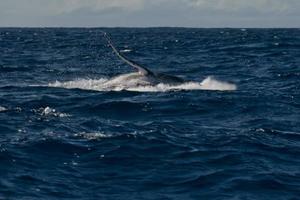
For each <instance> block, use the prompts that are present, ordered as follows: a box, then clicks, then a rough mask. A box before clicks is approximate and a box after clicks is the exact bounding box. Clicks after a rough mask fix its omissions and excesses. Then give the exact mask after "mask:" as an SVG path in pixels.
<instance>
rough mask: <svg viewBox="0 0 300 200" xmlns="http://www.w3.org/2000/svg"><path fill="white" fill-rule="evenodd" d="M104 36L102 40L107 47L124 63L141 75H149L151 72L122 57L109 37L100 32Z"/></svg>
mask: <svg viewBox="0 0 300 200" xmlns="http://www.w3.org/2000/svg"><path fill="white" fill-rule="evenodd" d="M101 32H102V33H103V35H104V38H105V39H106V41H107V43H108V45H109V46H110V47H111V48H112V50H113V51H114V52H115V54H116V55H117V56H118V57H119V58H120V59H121V60H123V61H124V62H125V63H127V64H128V65H130V66H132V67H134V68H136V69H137V70H138V72H139V73H140V74H141V75H145V76H146V75H151V74H152V72H151V71H150V70H149V69H147V68H146V67H142V66H140V65H139V64H137V63H135V62H134V61H132V60H130V59H128V58H126V57H125V56H124V55H122V54H121V53H120V51H118V50H117V48H116V47H115V46H114V44H113V43H112V41H111V39H110V37H109V36H108V34H107V33H106V32H104V31H101Z"/></svg>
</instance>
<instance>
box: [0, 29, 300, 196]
mask: <svg viewBox="0 0 300 200" xmlns="http://www.w3.org/2000/svg"><path fill="white" fill-rule="evenodd" d="M101 31H105V32H107V33H108V34H109V35H110V37H111V39H112V41H113V42H114V44H115V46H116V47H117V48H118V49H119V50H120V51H121V52H122V53H123V54H124V55H125V56H126V57H128V58H130V59H131V60H134V61H135V62H137V63H140V64H142V65H144V66H147V67H148V69H150V70H152V71H155V72H163V73H166V74H169V75H173V76H177V77H180V78H183V79H184V80H186V82H185V83H183V84H180V85H176V86H174V85H169V84H158V85H150V86H134V84H133V86H129V87H128V85H127V86H126V87H125V86H124V85H126V84H127V82H125V81H124V80H120V81H119V82H114V84H115V85H114V87H106V86H105V83H106V82H107V81H110V80H112V77H115V76H117V75H120V74H127V73H131V72H134V69H133V68H132V67H131V66H128V65H126V64H124V63H123V62H122V61H120V60H119V59H118V57H117V56H116V55H115V54H114V53H113V51H112V49H111V48H110V47H109V46H108V45H107V41H106V40H105V39H104V37H103V34H102V33H101ZM0 199H1V200H2V199H3V200H6V199H18V200H19V199H22V200H23V199H24V200H37V199H50V200H52V199H53V200H54V199H80V200H91V199H95V200H98V199H112V200H115V199H126V200H128V199H130V200H160V199H162V200H171V199H176V200H189V199H205V200H207V199H213V200H221V199H234V200H239V199H242V200H244V199H249V200H250V199H251V200H252V199H256V200H260V199H266V200H269V199H276V200H297V199H300V29H188V28H106V29H105V28H98V29H97V28H90V29H89V28H1V29H0Z"/></svg>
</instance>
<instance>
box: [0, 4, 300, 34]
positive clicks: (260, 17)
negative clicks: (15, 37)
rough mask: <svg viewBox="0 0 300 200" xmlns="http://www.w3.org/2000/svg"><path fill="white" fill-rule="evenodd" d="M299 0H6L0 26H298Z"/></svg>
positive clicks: (0, 11)
mask: <svg viewBox="0 0 300 200" xmlns="http://www.w3.org/2000/svg"><path fill="white" fill-rule="evenodd" d="M299 10H300V1H299V0H252V1H247V0H210V1H208V0H152V1H146V0H86V1H80V0H52V1H46V0H23V1H21V2H20V1H17V0H10V1H1V2H0V27H82V28H91V27H124V28H127V27H137V28H139V27H141V28H144V27H146V28H147V27H185V28H299V27H300V22H299V20H298V19H299V18H300V12H299Z"/></svg>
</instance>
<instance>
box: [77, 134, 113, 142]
mask: <svg viewBox="0 0 300 200" xmlns="http://www.w3.org/2000/svg"><path fill="white" fill-rule="evenodd" d="M74 136H75V137H79V138H84V139H87V140H99V139H104V138H111V137H113V135H111V134H104V133H102V132H95V133H85V132H83V133H76V134H74Z"/></svg>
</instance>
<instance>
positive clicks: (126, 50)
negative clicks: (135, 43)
mask: <svg viewBox="0 0 300 200" xmlns="http://www.w3.org/2000/svg"><path fill="white" fill-rule="evenodd" d="M131 51H132V50H131V49H122V50H120V52H121V53H128V52H131Z"/></svg>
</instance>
